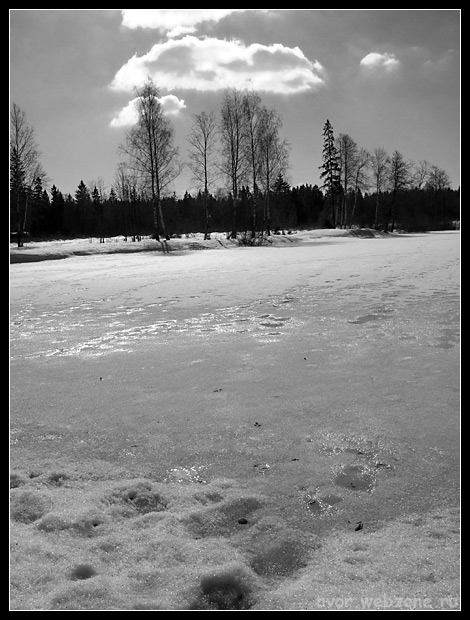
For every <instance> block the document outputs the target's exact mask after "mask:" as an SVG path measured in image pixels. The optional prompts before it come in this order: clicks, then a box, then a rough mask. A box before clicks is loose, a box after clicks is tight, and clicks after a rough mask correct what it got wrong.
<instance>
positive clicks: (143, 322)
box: [10, 231, 460, 610]
mask: <svg viewBox="0 0 470 620" xmlns="http://www.w3.org/2000/svg"><path fill="white" fill-rule="evenodd" d="M359 234H360V233H359V232H356V233H355V235H359ZM361 234H362V235H363V237H357V236H354V234H352V233H348V232H347V231H310V232H299V233H297V234H295V235H291V236H284V237H278V238H273V243H272V244H270V245H268V246H264V247H237V246H236V245H234V244H231V243H230V242H227V240H225V239H224V237H223V236H220V238H218V236H213V239H212V240H211V241H210V242H203V241H202V239H201V238H200V236H197V237H194V238H190V239H186V238H183V239H175V240H171V241H170V246H171V252H170V253H169V254H164V253H163V252H162V251H161V248H159V251H155V247H157V244H156V243H155V242H152V241H150V240H147V241H145V242H144V244H140V245H139V244H137V243H135V244H132V243H131V242H127V243H126V242H124V241H119V240H110V241H109V242H108V243H106V244H99V243H98V242H97V241H96V240H94V241H93V242H90V241H89V240H81V241H74V242H68V243H67V242H56V243H55V244H54V243H43V244H39V243H38V244H28V245H27V246H26V247H25V248H21V249H15V248H12V250H11V256H12V262H13V264H12V265H11V268H10V319H11V326H12V328H11V337H10V356H11V362H10V427H11V436H10V463H11V486H12V490H11V498H10V508H11V534H10V540H11V556H10V558H11V594H10V601H11V602H10V606H11V607H10V608H11V610H20V609H25V610H37V609H45V610H87V609H101V610H118V609H126V610H127V609H130V610H139V609H142V610H144V609H170V610H176V609H183V610H188V609H242V610H243V609H245V610H248V609H252V610H262V609H268V610H277V609H279V610H280V609H294V610H302V609H308V610H313V609H394V608H397V609H421V608H426V607H429V608H433V609H455V608H459V607H460V602H459V601H460V598H459V595H460V589H459V533H458V532H459V463H460V455H459V426H460V425H459V413H460V406H459V403H460V400H459V394H460V387H459V378H460V351H459V342H460V340H459V325H460V315H459V312H460V303H459V302H460V297H459V293H460V291H459V283H460V271H459V269H460V233H459V232H456V231H448V232H440V233H431V234H425V235H388V236H378V235H376V234H373V233H372V232H367V231H366V232H364V233H361ZM145 244H146V245H145ZM118 246H119V247H118ZM202 247H204V248H210V249H206V250H205V251H196V250H197V248H202ZM84 248H87V251H82V250H84ZM120 248H122V249H120ZM129 248H132V251H130V250H129ZM126 249H127V251H125V250H126ZM59 257H66V258H64V260H45V259H46V258H59ZM19 261H27V262H19Z"/></svg>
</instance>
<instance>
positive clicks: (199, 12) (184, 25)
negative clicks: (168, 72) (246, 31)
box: [121, 9, 269, 37]
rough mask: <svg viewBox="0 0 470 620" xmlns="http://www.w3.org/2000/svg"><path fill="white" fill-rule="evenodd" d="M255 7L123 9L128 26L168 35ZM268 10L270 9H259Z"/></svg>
mask: <svg viewBox="0 0 470 620" xmlns="http://www.w3.org/2000/svg"><path fill="white" fill-rule="evenodd" d="M249 10H253V9H122V11H121V13H122V25H123V26H125V27H127V28H154V29H157V30H159V31H160V32H162V33H164V34H166V35H167V36H168V37H176V36H179V35H181V34H185V33H186V34H187V33H190V32H194V31H195V30H196V26H197V25H198V24H201V23H203V22H207V21H215V22H218V21H220V20H221V19H223V18H224V17H227V15H231V14H232V13H236V12H241V11H249ZM257 10H261V11H268V10H269V9H257Z"/></svg>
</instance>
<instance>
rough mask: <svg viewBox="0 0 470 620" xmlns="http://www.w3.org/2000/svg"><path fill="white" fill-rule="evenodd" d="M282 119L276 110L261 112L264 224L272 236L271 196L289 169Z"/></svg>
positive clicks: (264, 228)
mask: <svg viewBox="0 0 470 620" xmlns="http://www.w3.org/2000/svg"><path fill="white" fill-rule="evenodd" d="M281 127H282V119H281V117H280V115H279V113H278V112H277V111H276V110H274V109H271V110H269V109H267V108H266V107H265V106H263V108H262V109H261V112H260V122H259V127H258V132H259V136H258V148H259V162H260V173H259V179H260V185H261V188H262V190H263V192H264V218H263V219H264V222H263V230H264V232H265V234H267V235H269V234H271V208H270V194H271V189H272V186H273V185H274V182H275V180H276V178H277V177H278V175H279V174H281V175H283V174H285V172H286V171H287V169H288V167H289V149H290V147H289V143H288V142H287V140H282V139H281V136H280V129H281Z"/></svg>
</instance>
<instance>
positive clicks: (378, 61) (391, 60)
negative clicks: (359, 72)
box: [359, 52, 400, 72]
mask: <svg viewBox="0 0 470 620" xmlns="http://www.w3.org/2000/svg"><path fill="white" fill-rule="evenodd" d="M359 64H360V66H361V67H364V68H366V69H383V70H385V71H387V72H389V71H394V70H395V69H397V68H398V67H399V66H400V61H399V60H398V58H397V57H396V56H395V54H389V53H388V52H384V53H379V52H371V53H370V54H367V56H364V58H363V59H362V60H361V62H360V63H359Z"/></svg>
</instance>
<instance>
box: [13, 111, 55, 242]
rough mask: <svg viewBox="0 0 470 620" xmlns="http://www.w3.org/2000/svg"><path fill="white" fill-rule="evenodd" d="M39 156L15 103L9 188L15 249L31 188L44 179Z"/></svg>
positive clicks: (27, 126) (26, 212) (21, 231)
mask: <svg viewBox="0 0 470 620" xmlns="http://www.w3.org/2000/svg"><path fill="white" fill-rule="evenodd" d="M40 155H41V154H40V152H39V149H38V145H37V143H36V137H35V133H34V128H33V127H32V126H31V125H29V123H28V121H27V120H26V114H25V113H24V112H23V111H22V110H21V109H20V108H19V107H18V106H17V105H16V103H14V104H13V106H12V109H11V112H10V189H11V198H12V202H13V203H14V205H15V211H16V224H17V230H16V233H17V244H18V247H21V246H22V245H23V237H24V233H25V225H26V221H27V217H28V208H29V203H30V198H31V193H32V188H33V185H34V183H35V182H36V181H37V180H38V179H40V180H41V181H44V180H45V178H46V173H45V172H44V170H43V168H42V166H41V163H40V161H39V158H40Z"/></svg>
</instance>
